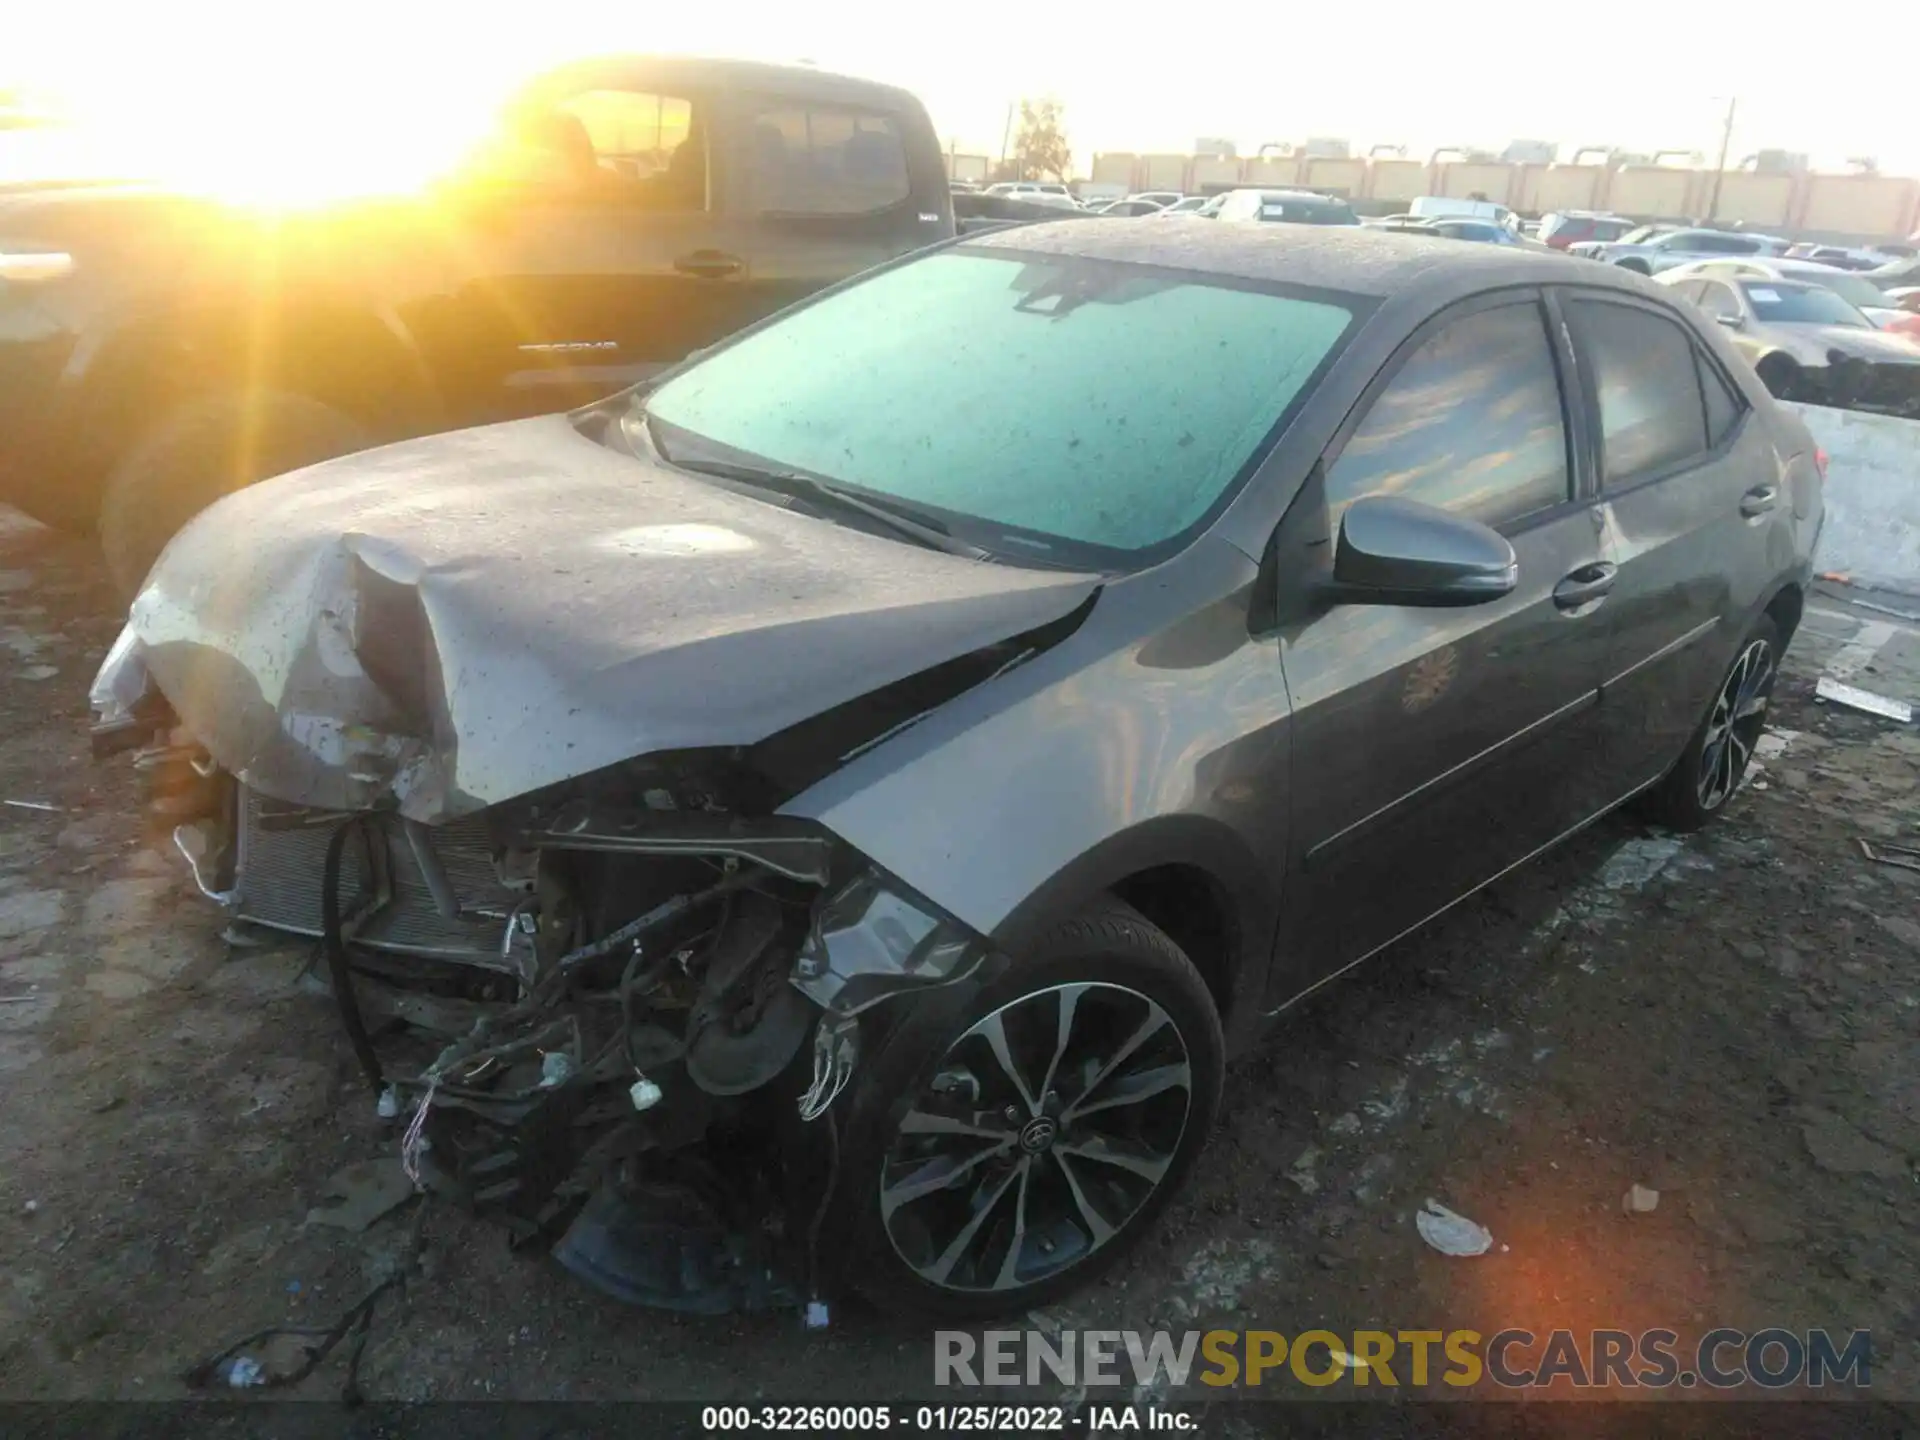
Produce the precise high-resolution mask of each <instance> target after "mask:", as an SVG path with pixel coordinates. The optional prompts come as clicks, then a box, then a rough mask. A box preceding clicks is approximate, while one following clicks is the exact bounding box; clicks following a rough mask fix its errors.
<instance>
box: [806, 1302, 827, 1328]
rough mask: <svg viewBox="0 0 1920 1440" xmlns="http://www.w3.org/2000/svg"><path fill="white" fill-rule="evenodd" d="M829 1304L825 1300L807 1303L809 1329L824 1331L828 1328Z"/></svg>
mask: <svg viewBox="0 0 1920 1440" xmlns="http://www.w3.org/2000/svg"><path fill="white" fill-rule="evenodd" d="M827 1320H828V1315H827V1302H826V1301H824V1300H809V1301H807V1329H809V1330H824V1329H826V1328H827Z"/></svg>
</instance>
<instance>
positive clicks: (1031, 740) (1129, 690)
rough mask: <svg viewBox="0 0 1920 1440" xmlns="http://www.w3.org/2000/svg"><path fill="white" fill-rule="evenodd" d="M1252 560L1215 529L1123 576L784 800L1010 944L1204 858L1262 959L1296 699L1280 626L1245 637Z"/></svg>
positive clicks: (1247, 946)
mask: <svg viewBox="0 0 1920 1440" xmlns="http://www.w3.org/2000/svg"><path fill="white" fill-rule="evenodd" d="M1254 575H1255V570H1254V566H1253V565H1252V563H1251V562H1250V561H1248V560H1247V559H1246V558H1245V557H1244V556H1243V555H1241V554H1240V553H1239V552H1238V551H1237V550H1235V549H1233V547H1231V546H1230V545H1227V544H1226V542H1224V541H1216V540H1212V539H1209V540H1207V541H1203V542H1201V543H1200V544H1198V545H1196V546H1195V547H1193V548H1192V549H1190V550H1189V551H1187V552H1186V553H1185V554H1184V555H1183V556H1180V557H1178V558H1176V559H1175V560H1173V561H1169V562H1168V563H1167V564H1166V565H1164V566H1161V567H1159V568H1158V569H1156V570H1154V571H1149V572H1147V573H1145V574H1142V575H1135V576H1129V577H1125V578H1124V579H1122V580H1119V581H1115V582H1113V583H1112V584H1110V585H1109V586H1108V587H1107V588H1106V590H1105V591H1103V592H1102V594H1101V597H1100V599H1099V600H1098V601H1097V602H1096V604H1095V606H1094V609H1093V613H1092V614H1091V615H1090V616H1089V617H1088V619H1087V621H1086V622H1085V623H1084V624H1083V625H1082V626H1081V628H1080V629H1079V630H1078V631H1077V632H1076V633H1075V634H1074V635H1072V636H1071V637H1069V638H1068V639H1066V640H1064V641H1063V642H1061V643H1060V644H1059V645H1058V646H1056V647H1055V648H1053V649H1051V650H1049V651H1047V652H1045V653H1044V654H1041V655H1039V656H1037V657H1035V658H1034V659H1032V660H1031V661H1029V662H1028V663H1027V664H1025V665H1023V666H1020V667H1018V668H1015V669H1013V670H1010V671H1008V672H1006V673H1004V674H1002V675H1001V676H999V677H998V678H996V679H994V680H992V681H989V682H988V683H986V684H984V685H981V686H978V687H976V688H975V689H973V690H970V691H968V692H967V693H966V694H964V695H961V696H959V697H958V698H956V699H954V700H952V701H950V702H949V703H947V704H946V705H944V706H942V707H941V708H940V709H938V710H936V711H935V712H933V713H932V714H931V715H928V716H926V717H924V718H923V719H921V720H920V721H919V722H918V723H916V724H914V725H912V726H910V727H909V728H907V729H906V730H904V731H902V732H900V733H899V734H897V735H895V736H894V737H893V738H891V739H890V740H887V741H886V742H884V743H883V744H880V745H878V746H875V747H874V748H873V749H871V750H868V751H866V752H865V753H863V754H861V755H859V756H858V757H857V758H855V759H854V760H852V761H851V762H850V763H848V764H847V765H846V766H844V767H843V768H842V769H840V770H838V771H837V772H835V773H834V774H832V775H830V776H828V777H827V778H825V779H824V780H821V781H820V782H818V783H817V784H815V785H814V786H812V787H811V788H810V789H808V790H806V791H803V792H802V793H801V794H799V795H798V796H796V797H794V799H793V800H791V801H789V802H788V804H787V805H786V806H784V807H783V812H784V813H791V814H795V815H800V816H804V817H806V818H809V819H813V820H816V821H818V822H819V823H820V824H822V825H825V826H826V827H827V828H828V829H830V830H832V831H833V832H834V833H835V834H837V835H839V836H840V837H841V838H842V839H844V840H845V841H846V842H847V843H848V844H850V845H852V846H854V847H855V848H856V849H858V850H859V851H861V852H862V853H863V854H865V855H867V856H869V857H870V858H872V859H873V860H874V861H875V862H876V863H877V864H879V865H881V866H883V867H884V868H885V869H886V870H888V871H890V872H891V873H892V874H894V875H897V876H899V877H900V878H901V880H903V881H904V882H906V883H907V884H908V885H910V886H911V887H913V888H914V889H915V890H916V891H918V892H919V893H921V894H923V895H925V896H926V897H927V898H928V899H929V900H931V901H933V902H934V903H935V904H937V905H939V906H940V907H941V908H942V909H944V910H945V911H947V912H948V913H950V914H952V915H953V916H954V917H956V918H957V919H959V920H961V921H963V922H964V923H965V924H967V925H968V926H970V927H972V928H973V929H974V930H976V931H978V932H979V933H981V934H983V935H988V936H991V937H993V938H994V939H995V940H996V941H999V942H1001V943H1002V944H1005V945H1014V944H1017V942H1018V940H1019V938H1020V937H1021V936H1023V935H1029V934H1032V933H1034V931H1035V930H1036V929H1038V928H1041V927H1044V925H1045V924H1046V923H1048V922H1049V921H1051V920H1053V919H1056V918H1059V917H1061V916H1062V915H1064V914H1067V913H1070V912H1071V911H1072V910H1074V909H1075V908H1077V907H1078V906H1079V905H1080V904H1082V903H1084V902H1085V901H1086V900H1088V899H1090V898H1092V896H1094V895H1095V894H1097V893H1099V892H1100V891H1102V890H1107V889H1110V888H1112V887H1113V885H1114V884H1115V883H1116V882H1118V881H1120V880H1122V879H1125V878H1126V877H1127V876H1128V875H1131V874H1137V873H1139V872H1140V871H1142V870H1147V869H1154V868H1158V867H1159V866H1163V865H1168V864H1181V865H1188V866H1192V867H1194V868H1197V869H1199V870H1200V871H1201V872H1203V873H1204V874H1205V875H1207V876H1208V877H1209V879H1210V880H1211V882H1212V883H1214V884H1215V885H1217V886H1218V887H1219V890H1220V892H1221V893H1222V894H1223V895H1224V896H1226V897H1228V900H1227V904H1228V909H1229V911H1230V914H1231V918H1232V922H1233V927H1234V929H1235V931H1236V932H1237V934H1238V936H1239V938H1240V941H1241V943H1240V944H1239V946H1238V947H1237V948H1238V952H1239V953H1238V954H1237V955H1236V956H1235V957H1234V961H1233V964H1234V967H1235V969H1236V970H1239V969H1243V968H1244V967H1245V966H1247V965H1248V964H1252V963H1260V964H1264V962H1265V960H1266V957H1267V953H1268V950H1269V948H1270V941H1271V935H1272V919H1271V915H1272V906H1273V901H1272V899H1271V896H1272V894H1273V893H1274V892H1277V890H1278V888H1279V881H1280V876H1281V874H1282V872H1283V870H1284V865H1285V854H1286V813H1287V810H1286V807H1287V793H1286V792H1287V786H1286V781H1287V774H1286V768H1287V742H1288V737H1287V729H1286V721H1287V717H1288V713H1289V709H1288V703H1287V697H1286V689H1285V681H1284V678H1283V677H1282V674H1281V670H1280V661H1279V655H1278V652H1277V647H1276V645H1275V643H1274V642H1273V641H1271V640H1265V641H1262V640H1257V639H1255V638H1252V637H1250V636H1249V634H1248V630H1247V602H1248V598H1249V595H1250V593H1251V589H1252V585H1253V580H1254ZM1240 978H1241V977H1240V976H1238V975H1236V976H1235V979H1236V980H1238V979H1240ZM1233 988H1234V990H1235V991H1236V992H1237V993H1243V994H1258V993H1259V990H1258V987H1257V986H1256V987H1255V988H1253V989H1251V990H1249V989H1247V988H1245V987H1244V986H1242V985H1239V984H1235V985H1234V987H1233Z"/></svg>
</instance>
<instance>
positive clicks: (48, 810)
mask: <svg viewBox="0 0 1920 1440" xmlns="http://www.w3.org/2000/svg"><path fill="white" fill-rule="evenodd" d="M0 805H5V806H6V807H7V808H8V809H10V810H38V811H40V812H42V813H43V814H47V815H58V814H60V813H61V811H60V807H59V806H58V805H49V804H47V803H46V802H45V801H44V800H0Z"/></svg>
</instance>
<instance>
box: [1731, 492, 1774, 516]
mask: <svg viewBox="0 0 1920 1440" xmlns="http://www.w3.org/2000/svg"><path fill="white" fill-rule="evenodd" d="M1779 503H1780V487H1779V486H1778V485H1756V486H1754V487H1753V489H1751V490H1749V491H1747V493H1746V494H1744V495H1742V496H1741V497H1740V513H1741V514H1742V515H1744V516H1746V517H1747V518H1748V519H1749V520H1751V519H1753V518H1754V516H1756V515H1764V514H1766V513H1767V512H1768V511H1769V510H1771V509H1773V507H1774V506H1775V505H1777V504H1779Z"/></svg>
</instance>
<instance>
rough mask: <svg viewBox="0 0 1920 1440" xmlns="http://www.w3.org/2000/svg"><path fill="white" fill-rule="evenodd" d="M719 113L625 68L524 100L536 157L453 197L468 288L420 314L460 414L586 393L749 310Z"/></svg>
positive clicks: (682, 351) (707, 100) (683, 88)
mask: <svg viewBox="0 0 1920 1440" xmlns="http://www.w3.org/2000/svg"><path fill="white" fill-rule="evenodd" d="M717 110H718V106H717V105H716V103H715V100H714V98H713V97H712V96H711V95H710V94H708V93H704V92H702V91H701V90H700V89H698V88H697V87H694V86H688V85H684V84H680V83H677V82H676V80H675V78H674V76H673V75H672V73H671V72H670V71H668V72H665V73H659V74H655V73H652V72H643V73H637V72H633V71H619V72H615V73H612V74H608V75H599V76H591V75H589V76H582V77H579V78H577V79H576V80H575V82H574V84H573V85H572V86H570V87H568V88H567V89H566V90H564V91H563V92H562V93H557V94H555V93H548V94H544V95H542V96H541V97H540V98H539V101H538V103H537V104H535V103H534V102H531V101H530V102H528V103H527V104H526V105H524V106H523V107H522V108H521V109H520V110H518V111H517V112H516V116H517V119H516V122H515V123H516V127H517V128H516V136H517V138H519V139H521V140H522V141H523V142H524V145H523V148H522V149H521V150H520V151H519V154H520V156H521V159H522V162H523V163H522V164H521V166H520V167H519V168H518V169H517V171H516V172H515V173H513V174H511V175H510V176H509V177H507V178H506V179H504V180H503V181H501V182H500V183H497V184H491V185H488V186H486V187H485V188H484V189H476V190H474V191H472V192H471V193H469V194H467V195H466V196H464V197H463V198H462V199H460V200H458V201H453V202H450V207H451V208H452V209H454V211H455V213H454V214H453V215H451V216H450V217H449V223H448V225H447V234H448V236H449V237H450V238H449V239H448V241H447V243H446V245H445V255H446V259H447V262H448V264H449V265H450V267H451V269H452V270H453V272H454V275H455V276H456V280H455V283H454V284H452V285H451V286H449V287H448V288H447V290H446V291H445V292H443V293H442V294H440V295H439V296H436V297H435V298H434V299H433V300H431V301H427V302H423V303H422V304H421V306H420V307H419V311H418V313H417V314H416V315H415V316H413V317H410V318H411V319H412V321H413V323H414V326H415V329H416V332H417V333H418V334H419V335H420V336H421V338H422V343H423V345H424V347H425V348H426V349H427V350H428V352H429V355H430V359H431V363H432V364H433V366H434V368H435V372H436V374H437V375H439V376H440V377H441V379H442V384H443V386H445V387H446V389H447V391H448V396H447V399H448V406H449V409H450V411H451V412H452V415H453V418H455V419H457V420H460V421H464V422H468V423H472V422H477V421H484V420H497V419H508V418H514V417H517V416H523V415H532V414H541V413H545V412H550V411H554V410H562V409H567V408H569V407H571V406H574V405H578V404H583V403H585V402H586V401H588V400H592V399H594V398H597V397H598V396H600V395H604V394H607V393H609V392H611V391H613V390H617V389H619V388H621V387H622V386H625V385H630V384H632V383H634V382H635V381H638V380H643V379H646V378H647V377H648V376H650V375H652V374H654V373H657V372H658V371H660V370H661V369H664V368H665V367H667V366H669V365H672V364H674V363H676V362H678V361H679V360H681V359H683V358H684V357H685V356H686V355H687V354H688V353H689V352H691V351H693V350H696V349H699V348H700V347H701V346H703V345H707V344H710V343H711V342H713V341H714V340H717V339H719V338H720V337H721V336H723V335H726V334H729V333H731V332H732V331H733V330H735V329H737V328H739V326H741V325H742V324H744V323H746V322H747V321H748V320H749V319H751V318H752V316H753V302H752V299H751V297H750V295H749V292H748V290H747V288H746V285H745V283H744V282H745V280H746V266H745V262H744V260H742V259H741V258H740V256H741V252H742V251H743V250H744V248H745V245H744V241H745V236H744V235H743V234H742V233H741V221H740V220H739V218H738V216H737V211H736V210H735V208H734V207H733V206H731V205H730V204H729V203H728V202H729V196H728V193H727V187H728V183H729V170H728V165H727V150H728V147H727V146H726V145H725V144H723V143H721V142H720V140H719V138H718V135H717V133H716V125H717V123H718V121H717Z"/></svg>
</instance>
